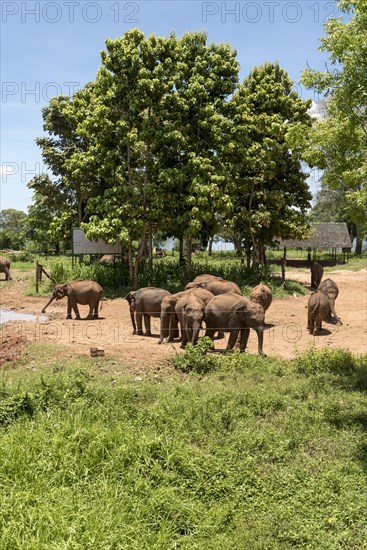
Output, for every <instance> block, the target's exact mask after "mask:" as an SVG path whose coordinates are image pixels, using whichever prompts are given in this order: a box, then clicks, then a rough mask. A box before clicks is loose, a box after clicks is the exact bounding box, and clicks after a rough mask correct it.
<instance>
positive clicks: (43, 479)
mask: <svg viewBox="0 0 367 550" xmlns="http://www.w3.org/2000/svg"><path fill="white" fill-rule="evenodd" d="M191 352H192V350H190V353H191ZM48 353H49V354H50V353H51V355H52V350H49V352H48ZM182 355H185V354H182ZM49 356H50V355H49ZM213 356H214V354H205V355H204V354H203V355H202V359H203V358H206V359H207V360H208V361H209V360H211V357H213ZM112 359H113V360H112V363H110V362H109V360H108V358H105V360H103V359H98V362H97V363H96V362H95V361H92V360H91V359H90V358H75V359H74V360H73V361H70V358H68V359H67V360H59V361H55V362H54V363H53V364H52V365H51V366H50V365H48V366H47V368H43V367H42V365H41V364H39V365H38V372H33V371H31V370H30V369H28V368H25V369H24V370H21V369H22V368H21V364H19V363H18V365H17V366H18V368H17V369H11V370H8V371H6V372H5V373H4V375H3V381H2V385H1V387H0V418H1V419H2V424H1V425H0V446H1V453H0V471H1V486H2V491H1V492H0V504H1V506H0V530H1V540H0V548H1V550H3V549H4V550H5V549H8V548H29V549H34V550H36V549H37V550H39V549H45V550H46V549H49V548H75V549H77V548H78V549H79V548H80V549H83V550H84V549H90V550H92V549H93V550H94V549H96V548H98V549H99V548H101V549H102V548H103V549H104V548H106V549H107V548H108V549H112V548H115V549H123V548H129V549H130V548H131V549H132V550H141V549H142V548H147V549H148V548H167V549H171V548H173V547H178V548H182V549H187V550H189V549H190V550H191V549H192V548H197V549H201V548H213V549H216V548H235V549H238V550H240V549H243V548H328V549H330V550H339V549H340V548H356V549H362V548H364V547H365V541H366V536H367V525H366V519H365V510H366V508H367V497H366V494H367V492H366V491H365V487H366V471H365V466H366V450H365V433H366V426H367V424H366V407H365V392H362V391H361V388H357V386H356V384H354V382H355V381H356V380H357V377H358V374H357V371H358V370H359V369H360V368H362V366H363V365H364V367H365V366H366V362H365V359H363V358H355V357H353V356H351V354H348V353H347V352H340V353H338V354H334V355H333V354H330V355H329V356H328V358H327V355H326V354H325V353H323V352H322V353H321V354H316V353H315V352H310V353H309V354H305V355H304V356H302V357H299V358H298V359H297V360H296V361H295V362H287V361H282V360H279V359H273V358H262V357H260V356H257V355H251V354H247V353H245V354H240V353H231V354H228V355H226V356H221V357H219V358H217V359H221V361H220V363H219V362H218V365H217V368H215V369H208V370H207V372H206V374H205V373H203V372H202V371H201V373H200V376H198V375H197V373H196V372H194V371H193V372H191V373H185V374H178V373H179V371H173V372H172V373H170V372H169V370H168V369H165V375H164V377H162V378H161V379H160V380H159V381H158V380H157V379H153V378H150V376H149V372H148V371H146V376H144V379H143V380H141V379H139V381H137V380H135V379H134V376H131V374H129V373H128V372H124V371H123V366H122V365H120V367H121V368H122V370H121V371H120V376H115V374H113V373H112V369H111V366H112V365H114V369H113V370H114V372H116V371H115V369H116V368H117V365H116V362H117V361H116V358H112ZM40 360H42V353H41V351H40V349H39V347H37V346H34V347H33V348H30V349H28V353H27V357H26V358H25V359H24V361H25V364H26V366H28V365H29V364H30V363H31V364H37V361H40ZM314 362H316V363H317V364H319V365H320V369H318V371H317V372H315V373H314V374H313V373H312V372H311V371H310V369H309V365H312V364H313V363H314ZM328 362H331V365H332V366H331V367H330V365H329V363H328ZM302 363H303V364H304V365H305V372H301V370H300V367H301V365H302ZM321 364H322V367H321ZM343 365H349V367H348V374H346V373H345V375H344V374H340V373H341V371H342V370H343ZM201 366H203V365H201ZM100 368H101V369H102V370H103V371H106V370H109V371H110V374H106V375H104V376H103V377H102V378H101V376H100V375H97V373H98V370H99V369H100ZM40 373H42V374H41V375H40ZM323 374H325V375H326V376H324V378H322V379H321V378H320V376H321V375H323ZM340 379H342V380H345V381H346V382H348V381H349V382H350V383H349V384H337V383H336V382H338V381H339V382H340V381H341V380H340ZM20 457H21V459H20Z"/></svg>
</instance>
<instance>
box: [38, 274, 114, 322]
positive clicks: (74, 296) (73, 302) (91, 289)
mask: <svg viewBox="0 0 367 550" xmlns="http://www.w3.org/2000/svg"><path fill="white" fill-rule="evenodd" d="M64 296H67V298H68V308H67V316H66V318H67V319H71V310H72V309H73V310H74V313H75V319H80V315H79V310H78V305H77V304H81V305H82V306H87V305H88V306H89V314H88V316H87V319H93V318H94V319H98V305H99V303H100V302H101V308H102V298H103V288H102V287H101V286H100V285H99V284H98V283H96V282H94V281H84V280H80V281H72V282H71V283H65V284H61V285H56V286H55V288H54V291H53V293H52V296H51V298H50V300H49V302H48V303H47V304H46V305H45V307H44V308H43V310H42V313H45V311H46V308H47V307H48V306H49V305H50V304H51V302H52V301H53V300H55V299H56V300H61V298H63V297H64Z"/></svg>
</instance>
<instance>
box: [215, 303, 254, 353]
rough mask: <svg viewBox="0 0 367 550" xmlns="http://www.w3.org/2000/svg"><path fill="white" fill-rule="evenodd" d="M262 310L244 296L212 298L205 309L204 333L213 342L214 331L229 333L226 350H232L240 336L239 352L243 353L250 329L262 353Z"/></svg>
mask: <svg viewBox="0 0 367 550" xmlns="http://www.w3.org/2000/svg"><path fill="white" fill-rule="evenodd" d="M264 316H265V312H264V308H263V307H262V306H261V305H260V304H255V303H254V302H251V300H249V299H248V298H245V297H244V296H238V294H234V293H228V294H220V295H218V296H214V298H213V299H212V300H210V302H209V304H208V305H207V306H206V308H205V324H206V333H205V336H208V337H209V338H211V339H212V340H213V336H214V333H215V331H216V330H223V331H225V332H229V333H230V336H229V340H228V345H227V349H232V348H233V347H234V345H235V343H236V341H237V337H238V335H239V334H240V351H245V349H246V346H247V341H248V337H249V335H250V328H253V329H254V330H255V331H256V333H257V338H258V351H259V353H260V355H265V353H264V352H263V338H264Z"/></svg>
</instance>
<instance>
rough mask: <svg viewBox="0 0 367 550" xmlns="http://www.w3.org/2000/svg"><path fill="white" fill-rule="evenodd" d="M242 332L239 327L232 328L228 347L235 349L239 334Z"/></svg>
mask: <svg viewBox="0 0 367 550" xmlns="http://www.w3.org/2000/svg"><path fill="white" fill-rule="evenodd" d="M239 332H240V329H239V328H232V329H231V331H230V334H229V339H228V344H227V349H233V348H234V346H235V344H236V342H237V338H238V334H239Z"/></svg>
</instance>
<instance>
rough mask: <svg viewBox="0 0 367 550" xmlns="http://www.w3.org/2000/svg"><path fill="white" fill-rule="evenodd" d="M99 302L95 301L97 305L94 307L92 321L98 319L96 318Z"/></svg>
mask: <svg viewBox="0 0 367 550" xmlns="http://www.w3.org/2000/svg"><path fill="white" fill-rule="evenodd" d="M99 302H100V300H97V303H96V305H95V306H94V314H93V317H94V319H98V318H99V316H98V306H99Z"/></svg>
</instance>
